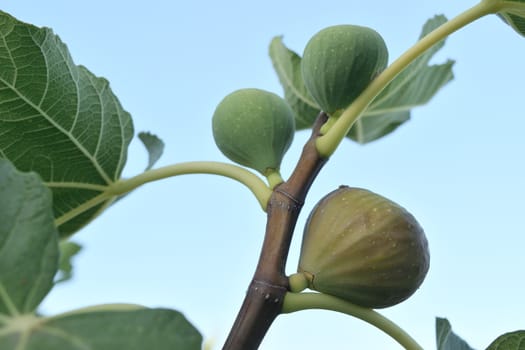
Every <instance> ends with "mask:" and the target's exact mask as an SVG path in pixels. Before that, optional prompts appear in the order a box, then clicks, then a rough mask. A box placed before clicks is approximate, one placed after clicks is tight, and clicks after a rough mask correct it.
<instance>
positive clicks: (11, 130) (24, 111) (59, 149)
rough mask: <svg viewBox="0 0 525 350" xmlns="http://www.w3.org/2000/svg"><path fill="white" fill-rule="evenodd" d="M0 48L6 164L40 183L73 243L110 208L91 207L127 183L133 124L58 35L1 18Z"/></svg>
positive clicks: (1, 144) (0, 120)
mask: <svg viewBox="0 0 525 350" xmlns="http://www.w3.org/2000/svg"><path fill="white" fill-rule="evenodd" d="M0 42H1V44H0V72H1V73H0V130H2V137H1V139H0V157H1V158H6V159H9V160H11V161H12V162H13V163H14V165H15V167H16V168H18V169H19V170H21V171H34V172H36V173H38V174H39V175H40V177H41V178H42V180H43V181H44V182H45V184H46V185H47V186H48V187H49V188H51V190H52V193H53V212H54V216H55V218H56V219H57V220H58V219H59V218H61V217H69V215H70V216H71V217H70V218H69V219H67V220H64V222H61V223H60V225H59V227H58V229H59V232H60V235H61V237H66V236H69V235H71V234H73V233H74V232H76V231H78V230H79V229H80V228H81V227H83V226H84V225H86V224H87V223H88V222H89V221H91V220H92V219H93V218H94V217H95V216H96V215H97V214H98V213H99V212H100V211H102V210H103V209H105V208H106V207H107V206H108V205H109V204H110V203H111V200H112V198H108V199H107V200H105V201H103V202H102V203H97V204H93V205H91V204H88V205H86V203H89V202H90V200H92V199H94V198H95V197H97V196H99V195H100V194H101V193H104V191H105V190H106V189H107V188H108V187H109V186H111V185H112V184H113V183H114V182H116V181H117V180H119V179H120V176H121V173H122V170H123V168H124V165H125V163H126V158H127V150H128V145H129V143H130V141H131V138H132V136H133V124H132V120H131V116H130V114H129V113H128V112H126V111H125V110H124V109H123V107H122V106H121V104H120V102H119V100H118V99H117V97H116V96H115V95H114V94H113V92H112V90H111V88H110V86H109V82H108V81H107V80H106V79H104V78H99V77H96V76H95V75H94V74H93V73H91V72H90V71H89V70H88V69H86V68H85V67H83V66H79V65H76V64H75V63H74V62H73V59H72V58H71V55H70V53H69V50H68V48H67V46H66V45H65V44H64V43H63V42H62V41H61V40H60V38H59V37H58V36H57V35H55V34H54V33H53V31H52V30H51V29H49V28H37V27H35V26H33V25H31V24H27V23H23V22H21V21H18V20H17V19H15V18H14V17H12V16H10V15H9V14H7V13H5V12H1V11H0ZM58 102H59V103H58ZM79 207H81V208H83V210H79V211H78V212H76V211H75V210H76V209H77V208H79ZM72 213H74V214H72Z"/></svg>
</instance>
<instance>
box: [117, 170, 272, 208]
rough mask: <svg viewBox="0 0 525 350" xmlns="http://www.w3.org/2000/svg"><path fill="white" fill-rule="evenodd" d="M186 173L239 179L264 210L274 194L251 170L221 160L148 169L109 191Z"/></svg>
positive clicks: (123, 189) (135, 186)
mask: <svg viewBox="0 0 525 350" xmlns="http://www.w3.org/2000/svg"><path fill="white" fill-rule="evenodd" d="M185 174H214V175H221V176H225V177H229V178H231V179H233V180H237V181H239V182H240V183H242V184H243V185H245V186H246V187H248V188H249V189H250V190H251V191H252V193H253V194H254V195H255V197H256V198H257V200H258V201H259V204H260V205H261V207H262V209H263V210H264V211H266V205H267V204H268V200H269V199H270V196H271V194H272V190H271V189H270V188H268V186H267V185H266V184H265V183H264V181H263V180H261V179H260V178H259V177H258V176H257V175H255V174H254V173H252V172H251V171H249V170H246V169H244V168H241V167H239V166H237V165H233V164H227V163H221V162H186V163H178V164H173V165H168V166H165V167H162V168H158V169H152V170H148V171H145V172H143V173H142V174H139V175H137V176H134V177H132V178H129V179H122V180H119V181H117V182H115V183H114V184H112V185H111V186H110V187H109V188H108V192H110V193H111V194H112V195H123V194H125V193H127V192H130V191H132V190H134V189H135V188H137V187H139V186H141V185H143V184H145V183H148V182H152V181H157V180H161V179H165V178H168V177H172V176H177V175H185Z"/></svg>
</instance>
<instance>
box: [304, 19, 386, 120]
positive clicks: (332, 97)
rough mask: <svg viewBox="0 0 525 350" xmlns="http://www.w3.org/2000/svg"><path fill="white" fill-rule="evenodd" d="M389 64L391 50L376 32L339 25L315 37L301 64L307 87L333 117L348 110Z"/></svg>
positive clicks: (307, 48) (323, 108) (305, 51)
mask: <svg viewBox="0 0 525 350" xmlns="http://www.w3.org/2000/svg"><path fill="white" fill-rule="evenodd" d="M387 63H388V49H387V47H386V44H385V42H384V40H383V38H382V37H381V35H379V33H377V32H376V31H375V30H373V29H371V28H367V27H362V26H356V25H337V26H332V27H328V28H325V29H323V30H321V31H320V32H318V33H317V34H315V35H314V36H313V37H312V38H311V39H310V41H309V42H308V43H307V44H306V47H305V49H304V53H303V59H302V61H301V71H302V75H303V80H304V84H305V86H306V89H307V90H308V92H309V93H310V94H311V95H312V97H313V98H314V100H315V101H316V102H317V104H318V105H319V107H321V109H322V110H323V111H324V112H326V113H328V114H329V115H334V114H335V113H336V112H337V111H338V110H341V109H344V108H346V107H348V106H349V105H350V104H351V103H352V101H354V99H355V98H356V97H357V96H359V94H361V92H362V91H363V90H364V89H365V88H366V87H367V86H368V84H369V83H370V81H372V79H374V78H375V77H376V76H377V75H378V74H379V73H380V72H381V71H383V70H384V69H385V68H386V65H387Z"/></svg>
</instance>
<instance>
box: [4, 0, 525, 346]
mask: <svg viewBox="0 0 525 350" xmlns="http://www.w3.org/2000/svg"><path fill="white" fill-rule="evenodd" d="M474 4H475V1H465V0H455V1H429V0H418V1H415V0H397V1H395V2H394V1H387V0H381V1H371V2H366V1H359V2H358V1H351V0H350V1H348V0H346V1H340V0H323V1H322V2H321V1H309V0H303V1H276V0H267V1H264V2H263V1H259V2H250V1H233V0H224V1H208V2H205V1H193V2H189V1H184V2H181V1H167V0H166V1H162V0H150V1H147V2H142V1H141V2H139V1H107V0H90V1H71V0H48V1H36V0H6V1H3V2H2V5H1V6H0V9H1V10H3V11H6V12H8V13H10V14H12V15H14V16H15V17H17V18H18V19H20V20H23V21H26V22H30V23H33V24H36V25H38V26H47V27H51V28H53V29H54V31H55V32H56V33H57V34H59V35H60V37H61V38H62V40H63V41H64V42H66V43H67V44H68V46H69V49H70V51H71V54H72V56H73V59H74V60H75V62H76V63H77V64H83V65H85V66H87V67H88V68H89V69H90V70H91V71H92V72H94V73H95V74H97V75H99V76H104V77H106V78H107V79H109V81H110V82H111V86H112V88H113V91H114V92H115V93H116V95H117V96H118V97H119V99H120V101H121V102H122V104H123V106H124V108H125V109H126V110H128V111H129V112H130V113H131V114H132V116H133V118H134V124H135V130H136V131H137V132H138V131H151V132H153V133H156V134H157V135H159V136H160V137H161V138H162V139H163V140H164V141H165V143H166V149H165V154H164V156H163V157H162V158H161V160H160V161H159V163H158V165H157V166H161V165H168V164H172V163H177V162H182V161H190V160H221V161H227V160H226V158H225V157H224V156H223V155H222V154H221V153H220V152H219V150H218V149H217V148H216V147H215V144H214V142H213V138H212V132H211V116H212V114H213V111H214V108H215V106H216V105H217V103H218V102H219V101H220V100H221V99H222V98H223V97H224V96H225V95H226V94H228V93H230V92H232V91H233V90H236V89H239V88H245V87H256V88H261V89H266V90H270V91H273V92H276V93H278V94H280V95H282V89H281V86H280V85H279V82H278V79H277V76H276V74H275V73H274V72H273V68H272V64H271V61H270V58H269V56H268V44H269V42H270V40H271V39H272V37H273V36H276V35H284V42H285V44H286V45H288V46H289V47H290V48H292V49H294V50H295V51H297V52H299V53H302V50H303V48H304V46H305V44H306V42H307V41H308V39H309V38H310V37H311V36H312V35H313V34H314V33H316V32H317V31H318V30H320V29H322V28H324V27H326V26H329V25H334V24H343V23H347V24H359V25H365V26H369V27H372V28H374V29H376V30H377V31H379V32H380V33H381V34H382V35H383V37H384V39H385V41H386V43H387V45H388V47H389V51H390V57H391V60H392V59H394V58H396V57H397V56H398V55H399V54H401V53H402V52H403V51H404V50H405V49H407V48H408V47H409V46H410V45H411V44H412V43H413V42H415V40H416V38H417V36H418V35H419V32H420V29H421V26H422V25H423V23H424V22H425V21H426V20H427V19H428V18H430V17H432V16H433V15H435V14H441V13H442V14H445V15H446V16H447V17H449V18H451V17H452V16H454V15H456V14H458V13H459V12H461V11H463V10H464V9H466V8H467V7H470V6H472V5H474ZM447 58H452V59H455V60H456V61H457V63H456V65H455V68H454V72H455V77H456V78H455V80H454V81H453V82H452V83H450V84H449V85H447V86H446V87H445V88H444V89H443V90H442V91H441V92H440V93H439V94H438V95H437V97H436V98H435V99H433V100H432V101H431V103H430V104H429V105H427V106H424V107H421V108H417V109H415V110H414V111H413V116H412V120H411V121H410V122H408V123H406V124H405V125H403V126H402V127H401V128H399V130H398V131H396V132H395V133H393V134H391V135H390V136H388V137H386V138H384V139H381V140H379V141H377V142H373V143H371V144H368V145H365V146H360V145H357V144H354V143H352V142H350V141H345V142H344V143H343V144H342V145H341V147H340V148H339V149H338V151H337V152H336V154H335V155H334V156H333V157H332V158H331V159H330V161H329V163H328V164H327V165H326V167H325V168H324V170H323V171H322V172H321V174H320V175H319V177H318V179H317V181H316V182H315V183H314V185H313V187H312V189H311V191H310V193H309V196H308V198H307V202H306V204H305V207H304V210H303V213H302V216H301V218H300V220H299V222H298V226H297V230H296V234H295V236H294V240H293V245H292V249H291V252H290V257H289V264H288V272H289V273H293V272H295V268H296V264H297V261H298V253H299V247H300V238H301V234H302V228H303V226H304V221H305V218H306V216H307V214H308V213H309V211H310V209H311V208H312V206H313V205H314V204H315V203H316V202H317V200H319V199H320V198H321V197H322V196H323V195H324V194H326V193H328V192H329V191H331V190H333V189H335V188H336V187H337V186H339V185H341V184H346V185H351V186H358V187H365V188H368V189H370V190H372V191H374V192H377V193H380V194H382V195H384V196H386V197H389V198H391V199H392V200H394V201H396V202H398V203H399V204H401V205H403V206H404V207H406V208H407V209H408V210H409V211H411V212H412V213H413V214H414V215H415V216H416V218H417V219H418V221H419V222H420V223H421V225H422V226H423V227H424V228H425V231H426V234H427V237H428V240H429V244H430V250H431V267H430V271H429V274H428V276H427V278H426V280H425V282H424V283H423V286H422V287H421V288H420V289H419V290H418V291H417V292H416V294H415V295H414V296H413V297H412V298H410V299H409V300H407V301H406V302H404V303H402V304H400V305H397V306H394V307H392V308H389V309H384V310H382V311H381V312H382V313H383V314H384V315H386V316H388V317H389V318H391V319H392V320H393V321H395V322H397V323H398V324H399V325H401V326H402V327H404V328H405V330H406V331H407V332H408V333H410V334H411V335H412V336H413V337H415V338H416V339H417V340H418V341H419V342H420V343H421V344H422V345H423V346H424V348H425V349H433V348H435V331H434V318H435V317H436V316H439V317H447V318H448V319H449V320H450V321H451V323H452V326H453V329H454V330H455V331H456V332H457V333H458V334H460V335H461V336H463V337H464V338H465V339H466V340H467V341H468V342H469V343H470V345H471V346H473V347H475V348H478V349H482V348H485V347H486V346H487V345H488V344H489V343H490V342H491V341H492V340H493V339H494V338H496V337H497V336H498V335H499V334H501V333H504V332H507V331H512V330H516V329H523V328H525V301H524V299H523V294H524V290H525V279H524V278H523V266H525V254H523V253H524V249H523V247H524V245H525V238H524V234H525V229H524V228H523V217H524V211H523V210H524V204H523V198H525V179H524V175H525V168H524V165H523V150H524V147H525V138H524V135H523V134H524V132H523V130H525V122H524V119H525V118H524V117H525V115H524V114H525V112H524V109H523V98H524V94H523V84H522V82H523V80H524V78H525V70H524V69H523V67H524V66H523V62H525V40H524V38H522V37H520V36H518V35H517V34H516V33H514V32H513V31H512V30H511V28H510V27H508V26H506V25H504V23H503V22H502V21H501V20H500V19H498V18H497V17H496V16H491V17H487V18H484V19H482V20H479V21H477V22H476V23H475V24H473V25H471V26H469V27H467V28H465V29H463V30H461V31H460V32H458V33H456V34H455V35H453V36H452V37H450V38H449V39H448V41H447V44H446V46H445V48H444V49H443V50H442V51H440V53H439V54H438V55H437V56H436V59H435V62H443V61H445V60H446V59H447ZM307 136H308V133H307V132H300V133H298V134H297V135H296V138H295V140H294V144H293V146H292V148H291V149H290V151H289V152H288V153H287V155H286V158H285V160H284V164H283V166H282V173H283V176H285V177H287V176H288V174H289V173H290V171H291V169H292V168H293V165H294V164H295V162H296V160H297V158H298V155H299V152H300V150H301V147H302V144H303V143H304V141H305V140H306V138H307ZM146 163H147V155H146V152H145V151H144V149H143V147H142V145H141V144H140V142H139V141H138V140H137V139H135V140H134V141H133V143H132V145H131V147H130V149H129V160H128V164H127V166H126V168H125V171H124V175H125V176H132V175H134V174H137V173H139V172H141V171H142V170H143V168H144V167H145V165H146ZM264 225H265V214H264V213H263V212H262V211H261V210H260V208H259V206H258V203H257V201H256V200H255V199H254V198H253V196H252V195H251V193H250V192H249V191H248V190H247V189H246V188H244V187H242V186H241V185H239V184H238V183H236V182H234V181H232V180H230V179H226V178H222V177H216V176H210V175H189V176H183V177H177V178H173V179H169V180H164V181H161V182H159V183H155V184H149V185H146V186H144V187H143V188H140V189H138V190H137V191H136V192H134V193H133V194H131V195H130V196H128V197H127V198H125V199H124V200H122V201H121V202H119V203H118V204H116V205H115V206H114V207H112V208H111V209H110V210H108V211H107V212H105V213H104V214H103V215H102V216H101V217H99V218H98V219H97V220H96V221H94V222H93V223H92V224H90V225H89V226H88V227H86V228H85V229H83V230H82V231H81V232H80V233H78V234H77V235H76V236H75V240H76V241H78V242H80V243H82V244H83V245H84V250H83V252H82V253H81V254H80V255H79V256H78V258H77V259H75V261H74V262H75V277H74V280H73V281H72V282H70V283H67V284H64V285H63V286H60V287H58V288H56V289H55V290H54V291H53V292H52V293H51V294H50V295H49V297H48V298H47V299H46V301H45V303H44V308H43V310H44V311H45V312H48V313H57V312H61V311H66V310H69V309H72V308H77V307H81V306H85V305H91V304H98V303H108V302H127V303H139V304H143V305H147V306H151V307H159V306H162V307H169V308H174V309H177V310H180V311H182V312H183V313H184V314H185V315H186V316H187V317H188V318H189V319H190V320H191V321H192V322H193V324H194V325H195V326H196V327H197V328H198V329H199V330H200V331H201V332H202V333H203V335H204V337H205V338H212V339H214V340H215V341H216V348H220V347H221V346H222V343H223V341H224V339H225V337H226V335H227V333H228V331H229V328H230V326H231V324H232V323H233V320H234V318H235V315H236V313H237V310H238V308H239V307H240V304H241V302H242V299H243V297H244V294H245V291H246V288H247V286H248V283H249V281H250V279H251V277H252V274H253V271H254V269H255V264H256V262H257V259H258V254H259V249H260V246H261V242H262V238H263V233H264ZM319 348H324V349H387V350H389V349H392V350H395V349H400V347H399V346H398V345H397V344H396V343H395V342H393V341H392V340H390V338H388V337H387V336H386V335H383V334H382V333H381V332H379V331H378V330H376V329H375V328H373V327H372V326H369V325H368V324H365V323H363V322H362V321H359V320H355V319H352V318H350V317H348V316H345V315H341V314H336V313H333V312H328V311H304V312H300V313H296V314H292V315H285V316H281V317H279V318H278V320H277V321H276V322H275V324H274V325H273V327H272V328H271V329H270V331H269V333H268V335H267V337H266V339H265V341H264V342H263V344H262V346H261V349H263V350H280V349H302V350H310V349H319Z"/></svg>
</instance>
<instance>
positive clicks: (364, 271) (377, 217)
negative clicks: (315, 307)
mask: <svg viewBox="0 0 525 350" xmlns="http://www.w3.org/2000/svg"><path fill="white" fill-rule="evenodd" d="M429 260H430V255H429V251H428V243H427V239H426V237H425V233H424V232H423V229H422V228H421V226H420V225H419V224H418V222H417V221H416V219H415V218H414V216H412V215H411V214H410V213H409V212H408V211H406V210H405V209H404V208H403V207H401V206H399V205H398V204H396V203H394V202H392V201H390V200H389V199H387V198H384V197H382V196H380V195H378V194H375V193H373V192H370V191H368V190H365V189H361V188H352V187H348V186H341V187H340V188H338V189H337V190H335V191H333V192H331V193H329V194H328V195H326V196H325V197H324V198H322V199H321V200H320V201H319V202H318V203H317V204H316V206H315V207H314V209H313V210H312V212H311V213H310V216H309V217H308V220H307V222H306V226H305V230H304V236H303V243H302V247H301V256H300V261H299V268H298V272H299V273H302V274H303V275H304V276H305V277H306V278H307V280H308V283H309V288H310V289H313V290H317V291H319V292H322V293H325V294H330V295H333V296H336V297H339V298H342V299H345V300H347V301H349V302H352V303H354V304H356V305H359V306H363V307H367V308H384V307H389V306H392V305H395V304H398V303H400V302H402V301H403V300H405V299H407V298H408V297H410V296H411V295H412V294H413V293H414V292H415V291H416V290H417V289H418V288H419V286H420V285H421V283H422V282H423V280H424V278H425V276H426V274H427V271H428V268H429Z"/></svg>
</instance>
